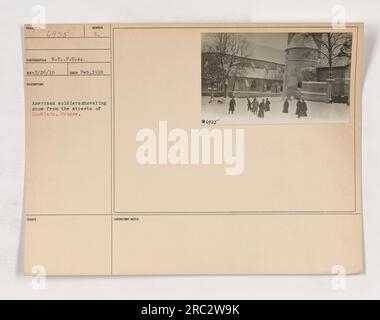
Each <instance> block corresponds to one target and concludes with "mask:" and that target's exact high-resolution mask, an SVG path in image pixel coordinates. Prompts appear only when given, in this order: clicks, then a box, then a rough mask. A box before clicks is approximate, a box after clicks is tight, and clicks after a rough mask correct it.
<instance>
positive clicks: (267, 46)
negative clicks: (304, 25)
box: [202, 32, 288, 63]
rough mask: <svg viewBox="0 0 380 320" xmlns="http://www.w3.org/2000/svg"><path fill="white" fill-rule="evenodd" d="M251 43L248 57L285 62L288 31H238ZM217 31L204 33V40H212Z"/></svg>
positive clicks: (240, 35)
mask: <svg viewBox="0 0 380 320" xmlns="http://www.w3.org/2000/svg"><path fill="white" fill-rule="evenodd" d="M237 35H238V36H239V37H241V38H242V39H245V40H246V41H247V42H248V43H249V49H248V57H250V58H254V59H259V60H266V61H271V62H277V63H285V48H286V46H287V41H288V33H284V32H281V33H237ZM214 36H215V33H203V34H202V41H203V42H205V43H208V42H211V41H212V40H213V39H214Z"/></svg>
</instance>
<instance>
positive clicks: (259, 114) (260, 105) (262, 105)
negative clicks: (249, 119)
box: [257, 99, 265, 118]
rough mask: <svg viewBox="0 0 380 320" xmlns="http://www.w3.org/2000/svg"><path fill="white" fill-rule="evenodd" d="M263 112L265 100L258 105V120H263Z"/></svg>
mask: <svg viewBox="0 0 380 320" xmlns="http://www.w3.org/2000/svg"><path fill="white" fill-rule="evenodd" d="M264 112H265V100H264V99H263V100H262V101H261V102H260V104H259V113H258V115H257V116H258V117H259V118H264Z"/></svg>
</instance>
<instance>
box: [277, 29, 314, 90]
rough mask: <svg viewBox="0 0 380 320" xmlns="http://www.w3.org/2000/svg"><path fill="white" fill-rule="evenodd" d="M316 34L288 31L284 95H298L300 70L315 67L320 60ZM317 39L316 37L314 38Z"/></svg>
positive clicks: (301, 78) (301, 79)
mask: <svg viewBox="0 0 380 320" xmlns="http://www.w3.org/2000/svg"><path fill="white" fill-rule="evenodd" d="M315 37H319V35H317V34H313V36H311V35H310V34H308V33H289V34H288V45H287V48H286V49H285V74H284V96H288V97H290V96H293V97H298V96H299V90H298V89H300V88H301V86H302V81H303V76H302V70H303V69H305V68H308V67H316V66H318V64H319V61H320V53H319V52H320V42H319V41H316V40H315ZM316 39H318V38H316Z"/></svg>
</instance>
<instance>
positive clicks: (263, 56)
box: [248, 43, 285, 64]
mask: <svg viewBox="0 0 380 320" xmlns="http://www.w3.org/2000/svg"><path fill="white" fill-rule="evenodd" d="M248 58H251V59H255V60H262V61H267V62H272V63H277V64H285V51H284V50H279V49H275V48H271V47H267V46H264V45H261V44H258V43H251V44H250V46H249V52H248Z"/></svg>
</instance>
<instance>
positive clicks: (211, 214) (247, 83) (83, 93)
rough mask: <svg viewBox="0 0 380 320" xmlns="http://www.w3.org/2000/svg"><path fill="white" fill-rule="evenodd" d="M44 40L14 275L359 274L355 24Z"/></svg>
mask: <svg viewBox="0 0 380 320" xmlns="http://www.w3.org/2000/svg"><path fill="white" fill-rule="evenodd" d="M40 27H41V26H32V25H25V28H24V37H25V42H24V49H25V52H24V59H25V70H24V71H25V104H26V194H25V216H26V217H25V219H26V222H25V274H27V275H30V274H33V273H34V272H35V271H34V270H36V268H37V269H38V268H39V269H38V270H41V268H42V270H43V271H44V272H46V274H47V275H139V274H141V275H150V274H167V275H170V274H331V273H332V272H335V271H336V270H337V268H338V269H339V268H341V269H342V270H344V272H346V273H360V272H362V271H363V248H362V246H363V244H362V203H361V172H360V170H361V158H360V152H361V136H360V134H361V129H360V126H361V122H360V121H361V118H360V113H361V104H360V102H361V100H360V97H361V95H360V86H361V58H362V54H361V49H362V46H363V44H362V41H363V25H362V24H356V23H351V24H347V25H346V26H345V27H344V28H340V29H336V28H332V27H331V25H328V24H202V25H201V24H184V25H182V24H181V25H173V24H169V25H162V24H160V25H159V24H136V25H134V24H75V25H74V24H73V25H63V24H62V25H46V26H44V28H40ZM267 99H268V102H267ZM256 100H257V102H256ZM341 269H339V270H341ZM334 270H335V271H334Z"/></svg>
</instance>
